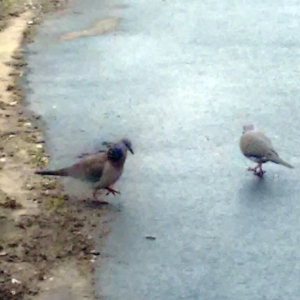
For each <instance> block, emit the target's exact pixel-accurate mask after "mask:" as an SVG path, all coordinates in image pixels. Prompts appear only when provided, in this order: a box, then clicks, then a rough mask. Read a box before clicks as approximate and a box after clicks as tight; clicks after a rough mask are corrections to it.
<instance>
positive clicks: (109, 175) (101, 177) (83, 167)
mask: <svg viewBox="0 0 300 300" xmlns="http://www.w3.org/2000/svg"><path fill="white" fill-rule="evenodd" d="M127 150H130V151H131V152H132V153H133V151H132V149H131V142H130V140H128V139H122V140H121V141H120V142H118V143H116V144H114V145H113V146H112V147H111V148H110V149H109V150H108V151H101V152H99V153H95V154H91V155H87V157H86V158H83V159H82V160H80V161H79V162H78V163H75V164H73V165H71V166H70V167H66V168H62V169H58V170H45V171H36V172H35V174H39V175H49V176H69V177H73V178H76V179H79V180H82V181H87V182H90V183H92V184H93V188H94V197H96V192H97V191H98V190H100V189H106V190H108V192H109V193H113V194H114V195H115V194H116V193H119V192H118V191H116V190H114V189H112V188H111V187H110V186H111V185H113V184H114V183H115V182H116V181H117V180H118V179H119V178H120V176H121V175H122V173H123V169H124V163H125V161H126V157H127Z"/></svg>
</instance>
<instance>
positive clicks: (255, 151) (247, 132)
mask: <svg viewBox="0 0 300 300" xmlns="http://www.w3.org/2000/svg"><path fill="white" fill-rule="evenodd" d="M240 149H241V151H242V153H243V155H244V156H245V157H247V158H248V159H250V160H252V161H254V162H256V163H257V166H256V167H254V168H249V170H251V171H254V173H255V175H258V176H263V174H264V173H265V171H263V170H262V164H264V163H266V162H273V163H275V164H279V165H282V166H285V167H287V168H293V166H292V165H290V164H289V163H287V162H285V161H284V160H283V159H281V158H280V157H279V155H278V153H277V152H276V151H275V149H274V147H273V145H272V142H271V140H270V139H269V138H268V137H267V136H265V134H264V133H263V132H260V131H257V130H255V129H254V126H253V125H252V124H250V125H246V126H244V127H243V135H242V136H241V138H240Z"/></svg>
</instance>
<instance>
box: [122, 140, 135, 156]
mask: <svg viewBox="0 0 300 300" xmlns="http://www.w3.org/2000/svg"><path fill="white" fill-rule="evenodd" d="M121 143H122V144H123V145H124V146H125V147H126V150H129V151H130V152H131V153H132V154H134V152H133V150H132V143H131V141H130V139H127V138H124V139H122V140H121Z"/></svg>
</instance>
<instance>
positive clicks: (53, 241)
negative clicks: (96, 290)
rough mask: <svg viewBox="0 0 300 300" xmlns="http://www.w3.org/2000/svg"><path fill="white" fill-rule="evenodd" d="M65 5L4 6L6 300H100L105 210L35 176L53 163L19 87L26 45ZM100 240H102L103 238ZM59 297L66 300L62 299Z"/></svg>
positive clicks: (1, 218)
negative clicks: (46, 17)
mask: <svg viewBox="0 0 300 300" xmlns="http://www.w3.org/2000/svg"><path fill="white" fill-rule="evenodd" d="M66 2H67V1H58V0H48V1H46V0H39V1H38V0H36V1H30V3H29V2H28V4H26V3H25V4H24V1H19V0H15V1H13V0H11V1H10V0H5V1H2V0H0V12H1V15H0V44H1V48H0V65H1V66H0V228H1V236H0V299H1V300H10V299H18V300H22V299H40V300H47V299H58V300H59V299H78V300H79V299H80V300H81V299H94V298H95V297H94V295H93V269H94V267H93V266H94V262H95V259H96V258H97V257H98V255H99V254H100V253H99V250H97V249H95V244H94V240H93V238H92V236H91V232H92V229H93V228H96V227H97V233H100V234H101V235H102V236H105V235H106V234H107V232H108V228H107V226H106V223H105V221H103V218H101V216H103V215H104V214H107V208H101V207H100V208H99V207H97V208H88V207H86V205H85V204H84V203H82V202H80V201H78V202H76V203H75V204H74V201H70V200H73V199H69V197H68V196H67V195H65V194H64V191H63V188H62V186H60V184H59V183H58V182H57V181H56V180H53V179H50V180H49V179H48V178H41V177H39V176H36V175H34V174H33V170H34V169H36V168H37V167H43V166H44V165H46V164H47V163H48V156H47V154H46V153H45V150H44V138H43V135H42V134H41V132H40V131H39V129H38V127H37V126H36V125H35V124H36V121H37V119H39V118H38V117H35V116H31V117H28V115H26V114H25V113H24V106H23V105H24V103H23V94H22V91H21V90H20V88H19V86H18V79H19V77H20V76H22V74H23V70H22V68H23V67H24V66H26V62H25V61H24V60H23V52H22V50H21V49H20V45H21V44H22V43H23V42H24V40H25V41H27V42H28V41H30V40H31V39H32V36H33V28H34V24H37V23H38V20H41V19H42V16H43V13H44V12H45V11H49V10H52V9H54V8H57V7H61V6H62V5H64V4H66ZM97 238H98V237H97ZM59 295H60V296H59Z"/></svg>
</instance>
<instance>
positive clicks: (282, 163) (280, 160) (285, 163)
mask: <svg viewBox="0 0 300 300" xmlns="http://www.w3.org/2000/svg"><path fill="white" fill-rule="evenodd" d="M273 162H274V163H276V164H279V165H282V166H285V167H287V168H290V169H294V167H293V166H292V165H290V164H288V163H287V162H285V161H284V160H283V159H281V158H280V157H277V158H276V159H275V160H274V161H273Z"/></svg>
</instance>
